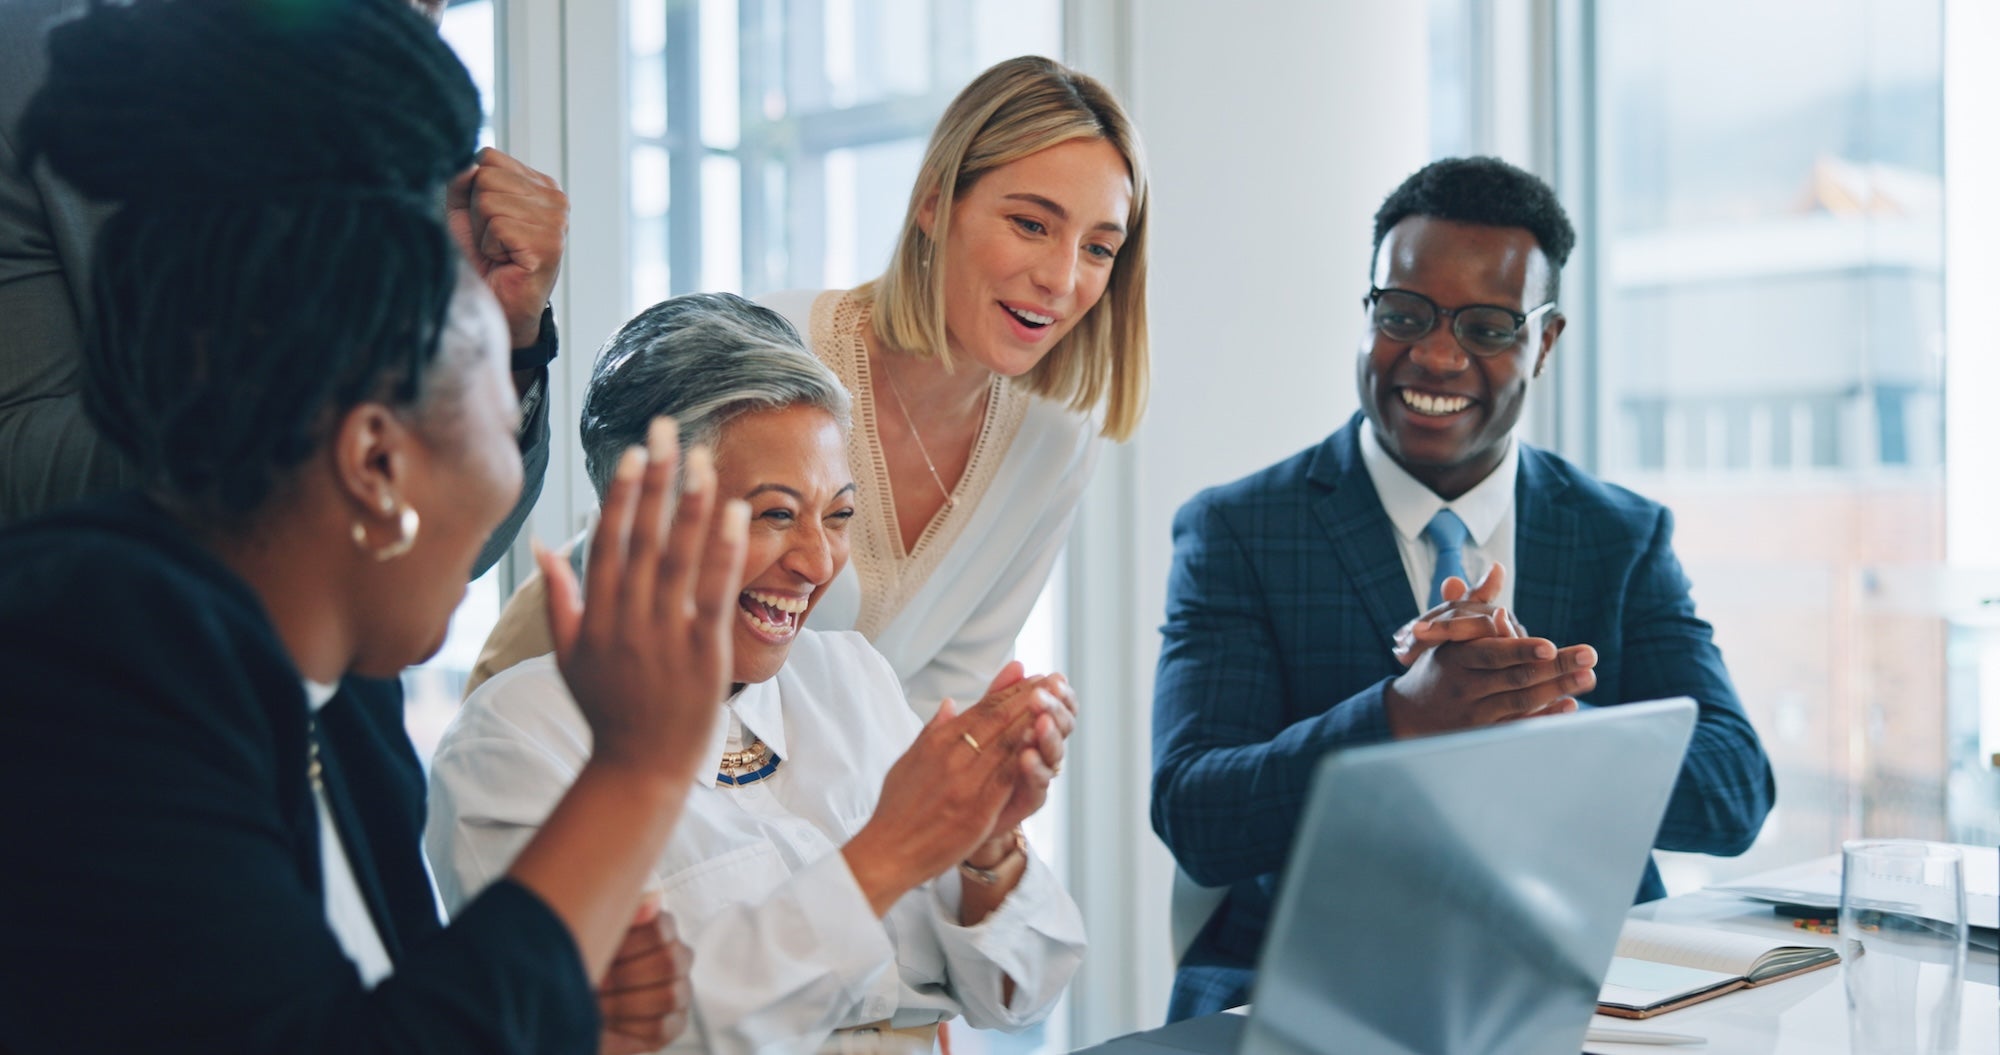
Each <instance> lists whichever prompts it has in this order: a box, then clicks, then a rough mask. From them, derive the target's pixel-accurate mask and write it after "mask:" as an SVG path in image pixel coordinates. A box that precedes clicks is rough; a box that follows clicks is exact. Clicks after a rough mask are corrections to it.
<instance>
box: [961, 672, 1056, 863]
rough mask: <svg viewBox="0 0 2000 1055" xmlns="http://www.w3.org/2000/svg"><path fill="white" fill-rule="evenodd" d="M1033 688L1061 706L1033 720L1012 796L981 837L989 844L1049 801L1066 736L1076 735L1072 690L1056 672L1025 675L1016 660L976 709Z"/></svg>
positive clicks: (1004, 837)
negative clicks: (1052, 698)
mask: <svg viewBox="0 0 2000 1055" xmlns="http://www.w3.org/2000/svg"><path fill="white" fill-rule="evenodd" d="M1035 688H1039V689H1041V690H1042V691H1043V692H1045V693H1047V694H1048V695H1050V696H1052V697H1054V698H1055V700H1056V702H1057V703H1058V704H1060V705H1061V706H1059V707H1054V708H1050V709H1048V710H1047V711H1046V713H1043V714H1039V715H1036V716H1035V718H1034V724H1033V725H1032V727H1031V730H1030V731H1031V733H1032V736H1031V737H1030V739H1029V741H1028V743H1027V745H1026V746H1025V747H1024V748H1023V749H1022V751H1021V752H1020V760H1021V765H1020V771H1019V775H1018V779H1017V780H1016V781H1015V784H1014V793H1013V795H1012V796H1010V797H1009V798H1008V799H1007V804H1006V805H1005V806H1003V807H1001V809H1000V815H999V816H998V817H997V818H995V819H994V822H993V829H992V830H991V831H989V832H988V833H987V836H986V841H987V842H989V843H990V842H993V841H995V840H1002V839H1006V838H1008V837H1009V834H1010V833H1011V832H1012V831H1013V830H1014V829H1015V828H1016V827H1018V826H1019V825H1020V823H1021V822H1022V821H1025V820H1027V819H1028V818H1029V817H1032V816H1034V814H1035V813H1036V811H1038V810H1040V809H1041V808H1042V804H1043V803H1044V802H1046V801H1047V800H1048V797H1049V783H1050V782H1051V781H1053V780H1054V779H1055V776H1056V773H1057V772H1059V771H1060V770H1061V769H1062V762H1063V754H1064V752H1065V749H1066V748H1067V746H1068V745H1067V741H1068V740H1069V735H1070V733H1072V732H1075V731H1076V692H1075V690H1073V689H1071V688H1070V684H1069V679H1068V678H1065V677H1063V676H1062V675H1061V674H1044V675H1040V676H1037V677H1034V678H1029V677H1026V676H1025V674H1024V672H1023V668H1022V666H1021V663H1020V661H1019V660H1016V661H1014V662H1011V663H1009V664H1007V665H1006V666H1005V667H1002V668H1001V670H1000V674H999V676H998V677H995V678H994V679H993V683H992V685H991V686H989V687H988V688H987V690H986V696H985V697H984V699H983V700H982V701H981V703H980V704H979V705H980V706H982V707H984V706H987V705H989V704H990V703H996V702H1000V701H1004V700H1011V699H1013V698H1014V697H1015V696H1016V694H1018V693H1022V692H1026V691H1028V690H1031V689H1035ZM1003 705H1004V704H1003Z"/></svg>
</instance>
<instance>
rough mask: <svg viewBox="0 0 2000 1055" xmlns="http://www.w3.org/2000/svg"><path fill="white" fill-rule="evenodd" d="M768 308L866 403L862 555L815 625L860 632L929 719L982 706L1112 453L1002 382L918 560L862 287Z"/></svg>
mask: <svg viewBox="0 0 2000 1055" xmlns="http://www.w3.org/2000/svg"><path fill="white" fill-rule="evenodd" d="M761 303H763V305H764V306H765V307H768V308H770V309H771V310H773V311H776V312H777V313H779V314H780V315H783V316H785V318H786V319H787V320H788V321H790V322H791V324H792V326H793V328H794V329H796V330H798V331H799V334H800V336H802V337H804V338H806V340H807V341H808V342H809V344H810V345H811V348H812V352H813V354H814V355H815V356H817V357H818V358H819V360H820V361H821V362H823V363H826V364H827V365H828V366H829V367H831V368H832V369H833V372H834V373H835V374H836V375H838V376H839V377H840V381H841V383H842V384H843V385H845V386H847V390H848V393H849V394H850V395H851V396H852V397H853V399H854V432H853V434H852V435H851V436H850V438H849V440H848V444H847V450H848V461H849V463H850V466H851V468H852V469H853V472H854V478H855V481H856V482H857V483H859V484H860V488H859V500H858V509H857V513H858V515H857V516H856V517H855V520H854V523H853V525H852V527H851V528H850V530H849V535H850V537H851V538H852V539H853V546H854V552H853V555H852V557H851V558H850V560H849V561H848V565H847V567H846V568H844V569H843V570H842V571H841V573H840V575H839V576H837V577H836V578H835V579H834V580H833V582H832V583H831V584H830V585H829V586H828V587H827V590H826V593H825V594H823V595H822V596H821V597H820V599H819V603H818V604H817V605H816V606H815V607H814V608H813V611H812V614H811V615H810V616H808V617H807V619H806V625H807V626H810V627H812V628H813V629H815V630H859V631H861V632H862V633H863V634H866V635H867V636H868V640H870V641H872V642H874V643H875V647H876V648H877V649H878V650H880V651H881V653H882V654H883V655H884V656H886V657H887V658H888V660H889V665H890V666H891V667H892V668H894V669H895V671H896V677H897V678H898V679H899V680H900V681H901V682H902V683H903V691H904V695H905V696H907V697H908V698H909V701H910V706H911V707H913V708H915V710H916V713H917V715H918V716H919V717H923V718H929V717H930V716H931V715H932V714H933V713H935V712H936V711H937V706H938V701H939V700H942V699H944V698H945V697H947V696H949V697H951V698H952V699H953V700H955V701H957V702H958V703H959V704H960V705H961V706H963V705H966V704H971V703H974V702H976V701H977V700H978V699H979V698H980V696H981V695H982V694H984V693H985V691H986V685H987V683H988V682H990V681H992V679H993V675H995V674H997V673H999V672H1000V668H1001V667H1003V666H1005V665H1006V663H1007V661H1008V660H1009V659H1010V658H1012V657H1013V654H1014V639H1015V638H1016V637H1018V636H1019V635H1020V633H1021V627H1022V626H1023V625H1024V624H1026V623H1027V621H1028V613H1029V612H1030V611H1032V610H1033V609H1034V607H1035V601H1036V600H1037V599H1039V598H1040V597H1041V595H1042V588H1043V587H1044V586H1046V585H1048V581H1049V572H1050V570H1051V569H1053V568H1054V567H1055V562H1056V555H1057V554H1058V553H1060V552H1061V550H1062V547H1063V543H1064V542H1067V541H1068V540H1069V528H1070V524H1071V522H1072V521H1074V520H1075V519H1076V507H1077V505H1078V503H1079V502H1081V501H1082V500H1083V490H1084V487H1085V486H1086V485H1088V484H1089V483H1090V476H1091V473H1092V472H1093V471H1094V470H1095V469H1096V466H1097V457H1098V454H1099V452H1100V451H1101V450H1102V448H1103V446H1104V442H1103V440H1101V439H1100V438H1099V437H1098V429H1099V427H1100V425H1101V423H1100V422H1099V421H1098V420H1097V419H1096V418H1095V417H1094V416H1092V415H1085V414H1079V413H1077V412H1075V411H1072V410H1070V409H1069V408H1067V407H1065V406H1063V405H1061V404H1059V403H1055V402H1052V401H1050V400H1047V399H1043V398H1041V397H1039V396H1035V395H1032V394H1030V393H1028V391H1027V390H1026V389H1025V388H1022V387H1020V386H1018V385H1015V384H1013V383H1012V382H1003V383H1002V384H1001V385H999V386H997V387H996V396H995V398H994V400H993V402H992V405H991V406H989V407H988V409H987V418H988V421H987V422H986V424H985V426H984V428H983V429H982V432H981V436H980V439H979V442H978V443H977V444H976V445H975V448H974V451H973V457H972V461H971V463H970V464H968V465H967V466H966V469H965V473H964V475H963V477H962V478H961V479H960V480H959V482H958V486H957V487H956V488H955V489H954V491H953V497H954V498H956V499H957V503H958V504H957V506H956V507H955V508H954V509H951V510H947V511H946V512H945V513H944V514H943V515H942V516H941V517H939V518H938V521H937V522H936V523H934V524H933V525H932V526H931V527H930V528H929V529H928V530H927V531H926V532H925V536H924V538H923V539H922V540H921V541H919V543H918V544H917V548H916V549H915V550H914V551H912V552H909V553H904V552H903V549H902V539H901V536H900V533H899V532H898V530H897V528H896V520H895V510H894V508H893V507H892V506H891V505H890V504H889V502H888V496H889V481H888V473H887V470H886V467H884V466H882V465H880V464H879V454H880V451H881V449H882V445H881V442H880V440H878V439H877V438H876V434H875V406H874V398H873V386H872V384H871V383H870V381H869V378H868V360H867V353H866V349H865V347H864V346H863V344H862V341H861V336H860V334H861V329H860V328H861V327H862V326H863V325H865V324H866V320H867V305H866V301H865V299H864V298H862V297H860V296H858V295H857V294H856V293H855V292H854V291H852V290H848V291H840V290H835V291H831V292H825V293H820V292H816V291H811V290H806V291H793V292H788V293H777V294H772V295H770V296H767V297H764V298H762V300H761Z"/></svg>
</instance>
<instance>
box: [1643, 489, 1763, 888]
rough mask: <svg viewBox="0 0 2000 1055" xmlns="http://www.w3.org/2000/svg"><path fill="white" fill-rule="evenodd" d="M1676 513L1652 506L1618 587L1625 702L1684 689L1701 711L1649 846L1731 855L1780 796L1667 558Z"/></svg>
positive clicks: (1673, 561)
mask: <svg viewBox="0 0 2000 1055" xmlns="http://www.w3.org/2000/svg"><path fill="white" fill-rule="evenodd" d="M1673 536H1674V520H1673V514H1672V513H1671V512H1669V511H1667V510H1665V509H1661V510H1660V511H1659V518H1658V520H1657V522H1656V523H1655V526H1654V530H1653V535H1652V538H1651V539H1650V540H1649V542H1648V543H1647V546H1646V551H1645V553H1644V554H1643V555H1642V556H1641V557H1640V558H1639V563H1638V565H1637V566H1636V567H1635V569H1634V571H1633V576H1632V581H1631V582H1630V583H1629V584H1628V585H1627V587H1626V592H1625V620H1624V626H1625V636H1624V640H1623V642H1621V647H1622V657H1623V659H1622V662H1623V673H1622V675H1621V677H1622V679H1623V684H1622V685H1621V687H1620V689H1619V696H1620V698H1621V699H1623V700H1657V699H1662V698H1665V697H1670V696H1690V697H1693V698H1694V701H1695V703H1696V704H1697V705H1698V706H1699V707H1700V708H1701V712H1700V715H1699V717H1698V718H1697V720H1696V724H1695V730H1694V738H1693V740H1692V741H1691V742H1690V743H1689V744H1688V750H1687V760H1686V761H1685V762H1683V763H1682V765H1681V774H1680V778H1679V780H1678V781H1677V782H1676V783H1675V785H1674V794H1673V798H1672V799H1671V800H1669V801H1668V804H1667V815H1666V818H1665V820H1663V821H1662V822H1661V825H1660V835H1659V839H1658V841H1657V842H1656V843H1655V845H1657V846H1658V847H1659V848H1660V849H1662V850H1690V851H1695V852H1699V853H1709V854H1723V855H1732V856H1733V855H1735V854H1740V853H1742V852H1743V851H1745V850H1747V849H1749V848H1750V844H1751V843H1752V842H1754V841H1756V838H1757V832H1758V831H1759V830H1760V829H1761V828H1763V826H1764V817H1765V815H1766V814H1768V813H1770V812H1771V805H1772V803H1773V802H1775V801H1776V799H1777V783H1776V781H1775V780H1774V779H1773V777H1772V775H1771V763H1770V760H1769V759H1768V758H1766V757H1765V755H1764V746H1763V744H1762V743H1760V742H1759V741H1758V739H1757V731H1756V730H1755V729H1752V728H1751V727H1750V719H1749V716H1747V715H1746V714H1744V712H1743V704H1742V702H1741V701H1739V700H1738V699H1737V698H1736V687H1735V685H1733V684H1732V683H1731V682H1730V680H1729V671H1728V668H1726V667H1725V666H1723V662H1722V651H1721V650H1720V649H1718V648H1716V647H1715V640H1714V639H1715V632H1714V629H1713V628H1711V627H1710V626H1709V625H1708V623H1706V622H1704V621H1703V620H1702V619H1701V618H1700V617H1699V616H1697V615H1696V614H1695V609H1694V597H1693V596H1692V595H1691V594H1690V593H1689V589H1690V584H1689V582H1688V578H1687V575H1686V574H1685V573H1683V572H1682V571H1681V563H1680V561H1679V559H1677V558H1676V557H1675V556H1674V548H1673Z"/></svg>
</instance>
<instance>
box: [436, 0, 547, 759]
mask: <svg viewBox="0 0 2000 1055" xmlns="http://www.w3.org/2000/svg"><path fill="white" fill-rule="evenodd" d="M493 5H494V0H462V2H459V3H454V4H452V5H451V6H450V7H448V8H446V9H445V13H444V21H443V23H442V24H441V25H440V26H439V27H438V32H439V33H441V34H443V36H444V39H445V42H446V43H448V44H450V45H451V47H452V50H453V51H455V52H457V53H458V58H459V61H461V62H463V63H465V67H466V69H467V70H469V71H471V73H472V83H474V84H475V85H478V87H479V97H480V99H481V100H483V101H484V102H485V104H486V120H485V123H484V125H483V126H482V127H481V128H480V131H479V142H480V144H481V145H482V146H487V145H491V144H492V143H493V105H494V99H495V98H496V96H495V95H494V84H495V81H494V77H495V70H496V68H497V66H498V64H499V58H498V52H497V50H496V49H495V47H494V17H495V11H494V6H493ZM552 471H553V470H552ZM551 486H553V483H552V484H551ZM505 566H506V562H505V561H501V562H500V563H499V564H496V565H495V566H494V567H493V569H492V570H491V571H488V572H487V573H486V574H484V575H482V576H480V577H479V578H478V579H477V580H475V581H474V582H473V583H472V585H471V586H469V587H467V588H466V592H465V600H464V601H461V602H460V603H459V606H458V611H457V612H455V613H454V614H453V615H452V618H451V630H450V631H449V632H448V633H447V634H446V635H445V641H444V647H442V648H440V649H439V650H438V654H437V655H435V656H432V657H431V658H430V659H429V660H426V661H425V662H424V663H422V664H419V665H418V666H415V667H411V668H410V669H409V670H406V671H404V672H403V724H404V726H405V728H407V729H408V730H409V733H410V740H411V742H412V743H414V744H415V745H416V748H417V757H419V758H421V759H423V760H424V761H425V762H426V763H428V762H429V761H430V757H431V752H432V751H433V750H435V749H436V747H437V742H438V740H439V738H441V737H442V736H444V730H445V727H446V726H448V725H450V724H451V719H452V716H453V715H455V714H457V713H458V701H459V697H460V696H461V695H462V694H463V692H464V690H465V678H466V675H468V674H470V673H471V672H472V664H473V663H474V662H476V661H477V660H478V659H479V647H480V646H481V645H483V644H485V643H486V635H487V633H488V632H490V631H491V630H492V629H493V623H494V621H495V620H497V619H499V618H500V604H501V602H502V601H503V600H505V599H506V597H505V594H504V593H503V592H502V590H501V569H502V568H504V567H505Z"/></svg>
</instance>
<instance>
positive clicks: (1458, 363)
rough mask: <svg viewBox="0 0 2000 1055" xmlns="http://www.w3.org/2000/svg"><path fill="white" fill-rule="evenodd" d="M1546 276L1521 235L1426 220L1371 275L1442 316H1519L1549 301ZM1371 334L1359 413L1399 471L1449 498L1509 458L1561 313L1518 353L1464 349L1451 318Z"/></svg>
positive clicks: (1379, 258)
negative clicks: (1484, 307) (1403, 336)
mask: <svg viewBox="0 0 2000 1055" xmlns="http://www.w3.org/2000/svg"><path fill="white" fill-rule="evenodd" d="M1548 278H1549V262H1548V258H1547V257H1546V256H1544V255H1543V253H1542V250H1541V247H1540V246H1539V245H1538V244H1536V242H1535V236H1534V235H1533V234H1531V233H1529V232H1528V230H1527V229H1526V228H1521V227H1489V226H1486V225H1483V224H1468V223H1456V222H1453V221H1450V220H1440V219H1437V218H1435V217H1430V216H1411V217H1409V218H1408V219H1405V220H1403V221H1402V222H1401V223H1398V224H1397V225H1396V226H1395V227H1393V228H1391V229H1390V230H1389V233H1388V234H1387V235H1386V236H1385V237H1384V238H1383V239H1382V247H1381V248H1380V249H1379V250H1377V251H1376V253H1375V272H1374V275H1373V281H1374V283H1375V285H1376V286H1377V287H1379V288H1381V289H1405V290H1409V291H1411V292H1414V293H1421V294H1423V295H1424V296H1426V297H1429V298H1430V299H1431V300H1433V301H1436V302H1437V303H1438V305H1439V306H1441V307H1443V308H1445V309H1446V310H1451V309H1456V308H1462V307H1467V306H1470V305H1474V304H1488V305H1494V306H1497V307H1502V308H1507V309H1510V310H1512V311H1514V312H1517V313H1525V312H1526V311H1528V309H1530V308H1532V307H1535V306H1537V305H1539V304H1540V303H1541V302H1542V301H1543V299H1544V297H1545V291H1546V290H1547V289H1548ZM1364 327H1365V328H1364V330H1363V332H1362V336H1361V352H1360V355H1359V356H1358V357H1357V359H1356V371H1355V372H1356V379H1357V381H1358V382H1359V384H1360V388H1361V407H1362V410H1363V412H1364V413H1366V414H1367V415H1368V420H1369V421H1370V422H1371V423H1373V424H1374V426H1375V431H1376V434H1377V435H1378V436H1380V437H1381V440H1382V446H1383V448H1384V449H1386V450H1387V451H1388V452H1389V454H1390V456H1391V457H1393V458H1395V459H1396V462H1397V463H1398V464H1400V465H1401V466H1402V467H1403V468H1404V469H1407V470H1408V471H1409V473H1410V475H1412V476H1414V477H1416V478H1417V479H1418V480H1420V481H1422V482H1423V483H1424V485H1425V486H1427V487H1429V488H1430V489H1431V490H1432V491H1435V492H1437V493H1438V494H1439V495H1440V496H1442V497H1444V498H1446V499H1451V498H1456V497H1458V496H1459V495H1461V494H1464V493H1465V492H1466V491H1468V490H1471V489H1472V487H1473V486H1474V485H1476V484H1478V483H1479V481H1481V480H1484V479H1485V478H1486V477H1487V475H1488V474H1490V473H1491V472H1492V471H1493V470H1494V468H1496V467H1497V466H1498V465H1499V464H1500V460H1501V459H1502V458H1503V457H1505V456H1506V453H1507V437H1508V434H1509V433H1510V432H1512V431H1513V428H1514V424H1515V422H1517V421H1519V420H1520V418H1521V408H1522V407H1523V406H1524V405H1525V404H1526V402H1527V394H1528V382H1529V381H1530V380H1532V379H1533V378H1534V377H1535V375H1537V374H1539V373H1540V372H1541V368H1542V364H1543V363H1544V362H1545V361H1546V360H1547V359H1548V356H1549V353H1550V351H1552V350H1553V349H1554V348H1555V343H1556V338H1557V337H1558V336H1560V335H1561V333H1562V329H1563V317H1562V316H1561V315H1559V314H1557V313H1555V312H1553V311H1551V312H1546V313H1544V314H1542V315H1539V316H1536V317H1535V318H1533V319H1530V320H1529V322H1528V324H1527V326H1525V327H1523V328H1522V330H1521V333H1520V334H1519V336H1518V338H1517V340H1516V341H1515V344H1514V346H1513V347H1512V348H1509V349H1508V350H1506V351H1503V352H1501V353H1499V354H1497V355H1492V356H1474V355H1472V354H1470V353H1468V352H1467V351H1466V350H1465V349H1464V347H1462V346H1461V345H1460V344H1459V342H1458V338H1456V337H1455V336H1453V335H1452V332H1451V322H1450V320H1448V319H1442V318H1441V319H1439V320H1438V325H1437V326H1435V327H1433V328H1432V329H1431V331H1430V332H1429V333H1427V334H1425V335H1424V336H1423V337H1421V338H1419V339H1418V340H1416V341H1399V340H1396V339H1393V338H1391V337H1388V336H1386V335H1384V334H1382V333H1381V332H1380V331H1378V330H1377V329H1376V328H1375V327H1374V325H1373V324H1372V323H1364Z"/></svg>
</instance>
